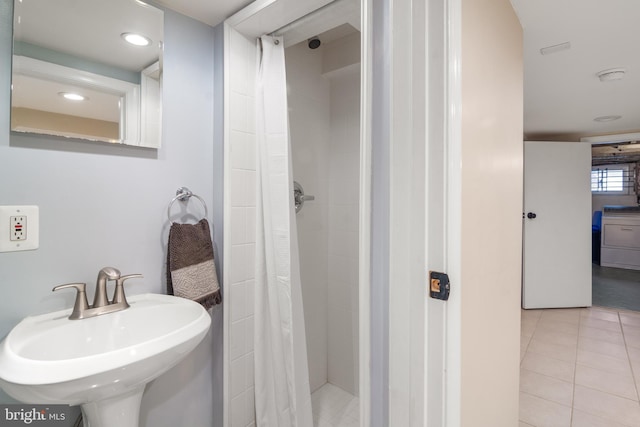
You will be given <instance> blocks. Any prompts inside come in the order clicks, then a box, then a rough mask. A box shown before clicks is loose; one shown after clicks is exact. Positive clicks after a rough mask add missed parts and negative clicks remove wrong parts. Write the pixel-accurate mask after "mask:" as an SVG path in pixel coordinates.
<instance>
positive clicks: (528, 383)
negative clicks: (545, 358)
mask: <svg viewBox="0 0 640 427" xmlns="http://www.w3.org/2000/svg"><path fill="white" fill-rule="evenodd" d="M520 391H523V392H525V393H528V394H531V395H534V396H538V397H541V398H543V399H546V400H550V401H552V402H557V403H560V404H562V405H566V406H571V404H572V401H573V383H571V382H568V381H562V380H559V379H557V378H553V377H548V376H546V375H542V374H539V373H537V372H533V371H529V370H527V369H522V370H521V371H520Z"/></svg>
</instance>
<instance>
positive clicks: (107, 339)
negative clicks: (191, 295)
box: [0, 294, 211, 427]
mask: <svg viewBox="0 0 640 427" xmlns="http://www.w3.org/2000/svg"><path fill="white" fill-rule="evenodd" d="M128 301H129V304H130V305H131V307H129V308H128V309H126V310H123V311H118V312H116V313H109V314H105V315H102V316H97V317H92V318H88V319H82V320H69V319H68V317H69V314H70V313H71V309H67V310H62V311H57V312H53V313H47V314H43V315H39V316H32V317H27V318H25V319H24V320H23V321H22V322H20V323H19V324H18V325H17V326H16V327H15V328H14V329H13V330H12V331H11V332H10V333H9V335H7V337H6V338H5V339H4V341H2V343H1V344H0V387H1V388H2V389H3V390H4V391H5V392H6V393H7V394H9V395H10V396H12V397H13V398H15V399H17V400H19V401H22V402H24V403H32V404H47V403H49V404H68V405H82V411H83V414H84V416H85V420H88V424H85V425H90V426H91V427H101V426H105V427H106V426H114V425H117V426H119V427H129V426H133V427H135V426H137V425H138V417H139V407H140V399H141V398H142V393H143V391H144V387H145V384H147V383H148V382H149V381H151V380H153V379H155V378H157V377H158V376H160V375H161V374H162V373H164V372H166V371H167V370H169V369H170V368H171V367H173V366H174V365H176V364H177V363H178V362H179V361H180V360H182V359H183V358H184V357H185V356H186V355H187V354H188V353H189V352H190V351H191V350H193V349H194V348H195V347H196V346H197V345H198V343H199V342H200V341H201V340H202V339H203V338H204V336H205V334H206V332H207V330H208V329H209V325H210V323H211V319H210V316H209V314H208V313H207V312H206V310H205V309H204V308H203V307H202V306H201V305H200V304H197V303H195V302H193V301H190V300H187V299H184V298H178V297H174V296H169V295H159V294H144V295H136V296H132V297H129V298H128Z"/></svg>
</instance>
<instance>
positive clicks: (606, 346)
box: [578, 337, 640, 360]
mask: <svg viewBox="0 0 640 427" xmlns="http://www.w3.org/2000/svg"><path fill="white" fill-rule="evenodd" d="M578 349H581V350H587V351H591V352H593V353H598V354H604V355H605V356H611V357H615V358H616V359H621V360H627V357H628V356H627V348H626V347H625V345H624V344H622V345H619V344H611V343H608V342H602V341H600V340H598V339H597V338H589V337H579V338H578ZM639 354H640V350H639Z"/></svg>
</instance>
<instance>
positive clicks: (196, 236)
mask: <svg viewBox="0 0 640 427" xmlns="http://www.w3.org/2000/svg"><path fill="white" fill-rule="evenodd" d="M167 292H168V293H169V295H175V296H178V297H182V298H188V299H192V300H194V301H196V302H199V303H200V304H202V305H203V306H204V308H206V309H207V310H208V309H209V308H211V307H212V306H214V305H215V304H219V303H220V302H221V300H222V297H221V295H220V285H219V284H218V277H217V275H216V267H215V264H214V263H213V244H212V243H211V234H210V231H209V223H208V222H207V220H206V219H202V220H200V221H199V222H198V223H197V224H178V223H175V222H174V223H173V224H171V229H170V230H169V247H168V250H167Z"/></svg>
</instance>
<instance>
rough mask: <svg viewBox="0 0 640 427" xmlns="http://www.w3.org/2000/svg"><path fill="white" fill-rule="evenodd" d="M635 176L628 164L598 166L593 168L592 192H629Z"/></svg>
mask: <svg viewBox="0 0 640 427" xmlns="http://www.w3.org/2000/svg"><path fill="white" fill-rule="evenodd" d="M630 188H633V177H632V176H631V175H630V173H629V166H628V165H609V166H598V167H595V168H592V169H591V192H592V193H617V194H629V189H630Z"/></svg>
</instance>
